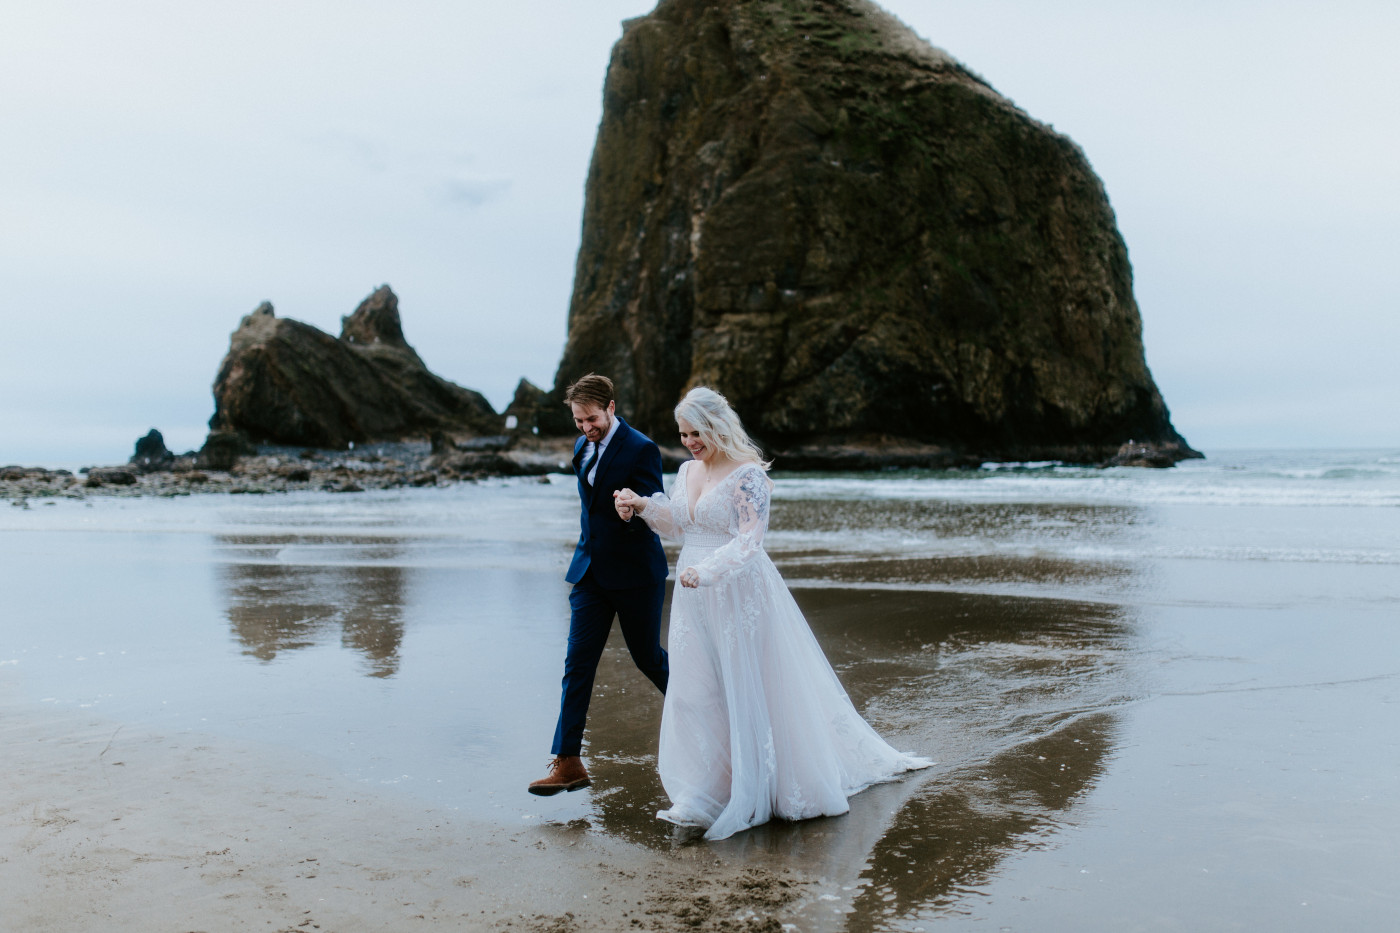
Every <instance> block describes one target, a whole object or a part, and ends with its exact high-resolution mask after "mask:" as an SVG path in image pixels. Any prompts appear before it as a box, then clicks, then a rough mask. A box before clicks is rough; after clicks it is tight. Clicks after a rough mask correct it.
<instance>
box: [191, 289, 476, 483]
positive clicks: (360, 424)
mask: <svg viewBox="0 0 1400 933" xmlns="http://www.w3.org/2000/svg"><path fill="white" fill-rule="evenodd" d="M398 305H399V302H398V298H397V297H396V296H395V295H394V293H393V292H392V291H391V290H390V289H389V286H387V285H384V286H381V287H380V288H379V289H378V290H377V291H375V292H374V294H372V295H370V296H369V297H368V298H366V299H365V300H364V301H363V302H362V303H361V304H360V306H359V307H358V308H356V309H355V312H354V313H353V314H351V315H350V316H348V317H345V318H342V319H341V332H340V337H339V338H338V339H337V338H335V337H332V336H331V335H330V334H327V333H325V332H324V331H321V330H318V329H317V328H315V327H312V326H310V325H309V324H303V323H301V322H299V321H293V320H290V319H288V318H279V317H277V316H276V314H274V313H273V309H272V305H271V304H268V303H263V304H262V305H260V306H259V307H258V308H257V309H256V310H255V311H253V313H251V314H249V315H247V316H246V317H244V318H243V320H242V322H241V323H240V324H239V326H238V330H236V331H234V333H233V337H232V340H231V341H230V346H229V351H228V355H227V356H225V357H224V361H223V363H222V364H221V365H220V367H219V374H218V376H217V378H216V379H215V380H214V405H215V407H214V416H213V417H212V418H211V419H210V420H209V427H210V441H211V442H215V441H217V442H218V443H217V444H215V445H214V446H215V447H217V451H211V450H206V451H205V452H204V454H202V457H203V459H204V460H205V461H208V465H210V466H211V468H216V469H217V468H224V469H226V468H227V467H226V466H225V467H220V466H217V465H214V464H213V460H216V459H217V460H218V461H219V463H223V462H224V461H225V460H230V458H231V457H233V456H236V455H237V453H238V450H237V442H236V439H237V438H243V439H246V440H248V441H251V442H253V443H264V442H269V443H279V444H293V445H305V446H308V447H321V448H333V449H342V448H344V447H346V446H347V445H349V444H350V443H352V442H354V443H363V442H366V441H387V440H400V439H404V438H425V437H427V436H428V435H429V434H430V433H431V432H433V431H435V430H441V431H448V432H453V433H465V434H499V433H500V431H501V424H502V419H501V417H500V416H499V415H497V414H496V412H495V411H494V410H493V409H492V408H491V404H490V403H489V402H488V401H487V400H486V398H485V397H484V396H482V395H481V394H480V393H479V392H474V391H472V390H471V389H464V388H462V387H461V386H458V385H454V384H453V383H451V382H448V381H447V380H445V379H442V378H440V377H438V376H435V375H433V374H432V373H431V372H429V371H428V368H427V367H426V366H424V365H423V361H422V360H421V359H419V357H418V354H417V353H416V352H414V350H413V348H412V347H411V346H409V345H408V343H407V342H406V341H405V340H404V336H403V327H402V324H401V322H400V320H399V307H398ZM205 446H206V448H209V447H210V444H209V443H206V445H205Z"/></svg>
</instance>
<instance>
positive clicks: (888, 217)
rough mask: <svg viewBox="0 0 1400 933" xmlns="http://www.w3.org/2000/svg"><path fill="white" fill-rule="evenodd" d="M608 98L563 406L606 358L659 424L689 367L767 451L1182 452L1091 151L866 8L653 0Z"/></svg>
mask: <svg viewBox="0 0 1400 933" xmlns="http://www.w3.org/2000/svg"><path fill="white" fill-rule="evenodd" d="M603 95H604V109H603V117H602V123H601V125H600V127H599V130H598V138H597V143H596V147H595V149H594V153H593V161H592V165H591V167H590V170H589V176H588V183H587V191H586V196H587V201H586V206H585V210H584V221H583V237H582V243H581V246H580V249H579V255H578V264H577V270H576V276H575V282H574V293H573V299H572V303H571V305H570V309H569V332H568V342H567V345H566V347H565V351H564V355H563V359H562V360H561V362H560V365H559V369H558V372H557V375H556V382H555V389H554V392H553V395H554V397H555V399H556V400H557V399H558V398H559V397H560V394H561V393H562V390H563V388H564V387H565V386H566V385H568V384H569V383H570V382H572V381H573V380H574V379H576V378H577V377H578V376H580V375H582V374H583V373H586V372H589V371H596V372H601V373H606V374H608V375H610V376H611V377H612V378H613V379H614V381H615V382H616V383H617V385H618V390H619V391H618V394H619V404H620V407H621V409H622V410H623V412H624V413H625V414H626V415H627V416H628V417H629V418H630V419H631V420H632V421H633V423H634V424H636V425H637V426H638V427H640V428H642V429H643V430H646V431H648V432H651V433H653V434H655V435H658V436H665V435H667V434H669V432H671V431H673V430H674V428H673V422H672V418H671V409H672V406H673V405H674V404H675V402H676V400H677V398H678V397H679V396H680V395H681V393H682V392H683V390H684V389H685V388H687V387H688V386H690V385H694V384H700V383H703V384H708V385H712V386H714V387H715V388H717V389H719V390H720V391H722V392H724V393H725V394H726V395H727V396H728V397H729V398H730V400H731V401H732V402H733V403H734V405H735V407H736V408H737V409H738V410H739V411H740V413H741V414H742V415H743V416H744V418H745V421H746V423H748V424H749V425H750V427H751V429H752V430H753V431H754V433H755V434H756V435H757V436H759V437H760V438H762V439H764V440H765V441H766V442H767V443H768V445H769V446H770V449H771V448H776V449H777V450H778V451H779V453H780V454H781V452H782V451H783V450H784V449H793V450H796V449H798V448H801V449H803V450H806V451H809V452H810V451H817V452H819V451H820V450H821V449H823V448H824V447H828V446H834V445H846V446H847V447H848V448H849V446H850V445H851V444H854V445H856V446H857V447H859V446H862V445H864V446H865V447H867V448H871V449H878V448H879V447H881V446H882V445H885V444H888V443H893V442H896V441H897V442H898V443H900V444H903V445H905V446H906V447H908V445H910V444H913V445H915V446H916V447H917V448H918V449H921V450H925V451H927V452H932V453H931V454H930V455H931V456H933V457H934V459H935V460H936V459H937V457H938V456H945V457H946V459H947V460H948V461H949V462H969V461H975V460H978V459H982V458H987V459H1065V460H1076V461H1101V460H1104V459H1106V458H1108V457H1111V456H1113V455H1115V454H1116V452H1117V451H1118V449H1119V447H1120V446H1121V445H1122V444H1124V443H1125V442H1127V441H1129V440H1134V441H1137V442H1139V443H1144V444H1149V445H1152V446H1154V447H1155V448H1159V449H1166V450H1175V452H1176V453H1175V454H1174V456H1176V457H1179V456H1184V455H1193V454H1194V452H1193V451H1190V449H1189V448H1188V447H1187V446H1186V444H1185V441H1184V440H1183V439H1182V438H1181V437H1180V435H1178V434H1177V433H1176V431H1175V430H1174V429H1173V428H1172V425H1171V423H1170V420H1169V417H1168V413H1167V409H1166V406H1165V404H1164V403H1163V401H1162V397H1161V395H1160V393H1159V392H1158V390H1157V387H1156V385H1155V384H1154V383H1153V380H1152V376H1151V374H1150V373H1149V372H1148V369H1147V364H1146V361H1145V358H1144V353H1143V344H1142V328H1141V320H1140V318H1139V315H1138V309H1137V305H1136V303H1135V301H1134V299H1133V292H1132V272H1131V268H1130V266H1129V263H1128V255H1127V249H1126V247H1125V245H1124V243H1123V240H1122V238H1121V237H1120V236H1119V234H1118V231H1117V228H1116V226H1115V220H1114V216H1113V211H1112V209H1111V208H1110V206H1109V203H1108V198H1107V196H1106V195H1105V193H1104V189H1103V186H1102V184H1101V183H1100V182H1099V179H1098V178H1097V177H1096V176H1095V175H1094V173H1093V171H1092V169H1091V168H1090V167H1089V164H1088V161H1087V160H1086V158H1085V156H1084V154H1083V153H1082V152H1081V151H1080V150H1079V148H1078V147H1077V146H1076V145H1075V144H1074V143H1073V142H1071V141H1070V140H1069V139H1067V138H1065V137H1064V136H1061V135H1059V134H1057V133H1055V132H1054V131H1053V130H1052V129H1051V128H1050V127H1048V126H1045V125H1044V124H1041V123H1038V122H1036V121H1035V120H1033V119H1032V118H1031V117H1029V116H1027V115H1026V114H1025V113H1023V112H1022V111H1021V110H1019V109H1017V108H1016V106H1015V105H1014V104H1012V103H1011V102H1010V101H1009V100H1007V99H1006V98H1004V97H1002V96H1000V95H999V94H998V93H997V92H996V91H995V90H993V89H992V87H991V86H990V85H988V84H987V82H986V81H984V80H983V79H981V78H980V77H978V76H977V75H975V74H973V73H972V72H971V71H969V70H968V69H967V68H965V67H963V66H962V65H961V64H959V63H958V62H957V61H955V60H954V59H953V58H951V57H950V56H949V55H948V54H946V53H944V52H942V51H940V50H938V49H935V48H933V47H931V46H929V45H928V44H927V43H926V42H924V41H923V40H922V39H919V38H918V37H917V36H916V35H914V34H913V33H912V32H911V31H910V30H909V29H908V28H907V27H905V26H904V25H903V24H902V23H900V22H899V21H898V20H896V19H895V18H894V17H892V16H890V15H889V14H887V13H885V12H884V11H883V10H881V9H880V8H879V7H877V6H875V5H874V4H872V3H869V2H866V0H662V2H660V3H659V4H658V6H657V7H656V9H655V10H654V11H653V12H652V13H651V14H649V15H648V16H644V17H641V18H638V19H634V20H630V21H628V22H627V23H625V24H624V32H623V36H622V38H621V39H620V40H619V41H618V43H617V45H616V46H615V47H614V49H613V54H612V61H611V63H610V65H609V67H608V73H607V79H606V82H605V85H604V91H603ZM919 445H923V446H922V447H920V446H919ZM818 459H820V458H819V457H818ZM916 459H917V458H916ZM780 460H781V457H780ZM809 465H815V462H814V464H809Z"/></svg>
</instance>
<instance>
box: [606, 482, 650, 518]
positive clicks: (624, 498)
mask: <svg viewBox="0 0 1400 933" xmlns="http://www.w3.org/2000/svg"><path fill="white" fill-rule="evenodd" d="M646 501H647V500H645V499H643V498H642V497H641V496H639V495H637V494H636V493H635V492H633V491H632V490H630V489H627V488H626V487H624V488H622V489H619V490H618V491H617V492H615V493H613V508H615V509H617V517H618V518H620V519H622V520H623V521H624V522H630V521H631V520H632V516H633V515H641V514H642V512H643V511H644V510H645V509H646Z"/></svg>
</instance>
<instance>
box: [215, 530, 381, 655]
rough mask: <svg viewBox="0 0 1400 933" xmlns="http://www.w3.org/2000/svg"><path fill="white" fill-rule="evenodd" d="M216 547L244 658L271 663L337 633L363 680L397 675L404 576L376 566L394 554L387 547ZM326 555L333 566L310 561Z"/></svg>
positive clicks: (244, 539) (312, 540)
mask: <svg viewBox="0 0 1400 933" xmlns="http://www.w3.org/2000/svg"><path fill="white" fill-rule="evenodd" d="M216 541H217V543H218V546H219V549H220V551H221V553H223V554H224V555H225V556H226V557H227V558H228V562H226V563H224V564H222V565H220V569H219V576H220V578H221V580H222V582H223V585H224V591H225V597H226V599H227V601H228V607H227V612H228V619H229V624H230V626H231V628H232V630H233V634H234V637H236V638H237V639H238V641H239V642H240V643H241V644H242V645H243V646H244V647H245V653H246V654H249V655H251V656H253V657H255V658H258V659H259V660H261V661H271V660H273V659H274V658H276V657H277V655H278V654H280V653H283V652H288V651H295V650H297V649H299V648H307V647H310V646H312V645H316V644H320V643H323V642H324V641H325V640H326V638H327V637H328V636H329V637H333V636H334V635H335V634H336V633H339V636H340V643H341V645H342V646H343V647H345V648H347V649H349V650H351V651H354V652H355V653H356V654H358V655H359V656H360V657H362V658H363V659H364V661H365V662H366V666H367V670H366V673H367V674H368V675H369V676H371V677H392V676H394V675H395V674H396V673H397V672H398V666H399V651H400V648H401V646H402V643H403V629H404V626H403V607H404V600H405V590H406V586H405V570H404V568H402V567H396V566H391V565H389V564H388V563H375V562H387V561H390V560H392V558H394V557H395V556H396V555H397V554H398V549H397V548H396V547H395V545H394V543H393V542H392V541H386V540H385V539H382V538H372V539H347V538H324V537H308V536H285V535H279V536H261V535H259V536H254V535H220V536H218V537H217V538H216ZM332 549H333V550H334V552H335V559H336V562H335V563H330V562H324V563H317V562H316V561H317V558H318V555H323V554H324V552H325V551H327V550H332ZM347 551H350V552H353V553H347ZM320 559H321V560H324V556H321V558H320ZM347 561H348V562H347Z"/></svg>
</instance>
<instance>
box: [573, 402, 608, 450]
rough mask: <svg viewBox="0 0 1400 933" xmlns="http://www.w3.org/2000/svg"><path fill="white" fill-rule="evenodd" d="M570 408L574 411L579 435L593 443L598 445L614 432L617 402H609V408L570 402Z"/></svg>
mask: <svg viewBox="0 0 1400 933" xmlns="http://www.w3.org/2000/svg"><path fill="white" fill-rule="evenodd" d="M569 407H570V408H572V409H573V410H574V425H575V426H576V427H577V428H578V430H579V433H580V434H582V435H583V436H584V437H586V438H588V439H589V440H590V441H592V442H593V443H595V444H596V443H598V442H599V441H601V440H602V439H603V438H605V437H607V436H608V432H609V431H611V430H612V426H613V409H615V408H616V407H617V403H616V402H608V407H607V408H599V407H598V406H596V405H590V404H589V403H588V402H570V403H569Z"/></svg>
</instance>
